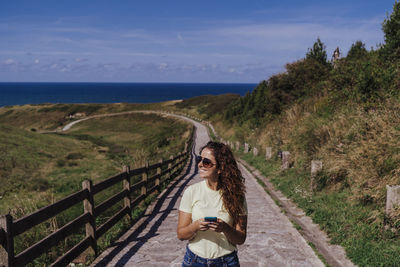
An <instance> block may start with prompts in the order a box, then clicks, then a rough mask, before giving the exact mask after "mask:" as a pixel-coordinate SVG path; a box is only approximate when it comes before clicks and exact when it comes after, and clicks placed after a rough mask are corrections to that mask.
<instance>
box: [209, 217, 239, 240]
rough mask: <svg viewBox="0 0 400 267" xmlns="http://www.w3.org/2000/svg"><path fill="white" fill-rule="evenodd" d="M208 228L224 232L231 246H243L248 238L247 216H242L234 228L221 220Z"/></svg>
mask: <svg viewBox="0 0 400 267" xmlns="http://www.w3.org/2000/svg"><path fill="white" fill-rule="evenodd" d="M208 227H209V228H208V229H210V230H213V231H216V232H223V233H224V234H225V236H226V238H227V239H228V241H229V242H230V243H231V244H234V245H242V244H243V243H244V241H245V240H246V236H247V216H242V217H241V218H240V221H239V222H238V223H236V225H235V226H234V227H232V226H230V225H229V224H227V223H226V222H224V221H223V220H221V219H218V220H217V222H215V223H210V224H209V226H208Z"/></svg>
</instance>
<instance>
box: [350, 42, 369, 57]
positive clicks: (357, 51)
mask: <svg viewBox="0 0 400 267" xmlns="http://www.w3.org/2000/svg"><path fill="white" fill-rule="evenodd" d="M367 54H368V51H367V49H365V44H364V43H363V42H361V41H357V42H355V43H354V44H352V45H351V48H350V50H349V52H348V53H347V59H349V60H353V59H362V58H364V57H365V56H366V55H367Z"/></svg>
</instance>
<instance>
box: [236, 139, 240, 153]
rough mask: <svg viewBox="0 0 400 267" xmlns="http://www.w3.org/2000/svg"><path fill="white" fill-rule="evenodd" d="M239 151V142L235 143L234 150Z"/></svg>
mask: <svg viewBox="0 0 400 267" xmlns="http://www.w3.org/2000/svg"><path fill="white" fill-rule="evenodd" d="M239 149H240V143H239V141H236V150H238V151H239Z"/></svg>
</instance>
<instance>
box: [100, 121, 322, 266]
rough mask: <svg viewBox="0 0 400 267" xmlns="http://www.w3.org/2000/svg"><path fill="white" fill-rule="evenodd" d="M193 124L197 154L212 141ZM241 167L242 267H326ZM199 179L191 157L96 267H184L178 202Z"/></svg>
mask: <svg viewBox="0 0 400 267" xmlns="http://www.w3.org/2000/svg"><path fill="white" fill-rule="evenodd" d="M186 120H190V119H186ZM190 121H191V122H192V123H193V124H195V126H196V127H197V131H196V139H195V147H194V151H195V152H196V153H198V151H199V149H200V147H201V146H203V145H204V144H205V143H206V142H207V141H208V140H209V137H208V134H207V129H206V128H205V127H204V126H203V125H201V124H199V123H197V122H195V121H192V120H190ZM240 168H241V170H242V173H243V175H244V176H245V178H246V186H247V195H246V198H247V203H248V210H249V218H248V235H247V240H246V242H245V244H243V245H241V246H239V247H238V251H239V259H240V262H241V266H242V267H246V266H249V267H254V266H324V264H323V263H322V262H321V261H320V260H319V259H318V257H317V256H316V255H315V253H314V252H313V250H312V249H311V247H310V246H309V245H308V244H307V242H306V241H305V240H304V239H303V237H302V236H301V235H300V234H299V233H298V232H297V230H296V229H295V228H294V227H293V225H292V224H291V223H290V221H289V220H288V219H287V217H286V216H285V215H284V214H283V213H281V211H280V209H279V207H278V206H277V205H276V204H275V202H274V201H273V200H272V199H271V198H270V197H269V195H268V194H266V193H265V191H264V190H263V189H262V188H261V186H260V185H258V183H257V182H256V180H255V178H254V177H253V175H252V174H250V173H249V172H248V171H247V170H246V169H245V168H244V167H243V166H240ZM200 180H201V178H200V177H199V176H198V174H197V166H196V164H195V161H194V158H193V157H192V159H191V161H190V163H189V164H188V168H187V172H186V173H185V174H184V175H183V176H182V177H179V178H177V180H175V181H173V182H172V184H171V185H170V186H169V187H168V188H167V189H166V190H165V191H164V192H163V193H162V194H161V195H160V197H159V198H158V200H157V201H156V204H154V205H153V206H152V207H151V208H150V209H148V210H150V212H148V213H147V214H146V216H145V217H144V218H143V219H142V220H141V221H139V222H138V223H137V224H136V225H135V226H133V227H132V228H131V229H130V230H129V231H128V232H127V233H125V234H124V235H123V236H122V237H121V238H120V240H118V241H117V242H116V243H115V244H114V245H113V246H112V247H110V248H109V249H107V250H106V251H105V252H104V253H102V254H101V255H100V256H99V257H98V258H97V259H96V260H95V261H94V262H93V264H92V266H97V267H99V266H158V267H161V266H181V262H182V259H183V255H184V253H185V246H186V243H187V241H180V240H179V239H178V238H177V237H176V227H177V220H178V206H179V201H180V197H181V195H182V193H183V191H184V189H185V188H186V187H187V186H188V185H190V184H193V183H196V182H199V181H200Z"/></svg>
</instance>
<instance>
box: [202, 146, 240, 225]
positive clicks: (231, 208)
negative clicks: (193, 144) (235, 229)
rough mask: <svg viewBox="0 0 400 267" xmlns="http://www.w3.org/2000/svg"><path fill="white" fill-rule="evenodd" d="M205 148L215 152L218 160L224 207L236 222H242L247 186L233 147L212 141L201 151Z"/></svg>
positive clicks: (220, 188)
mask: <svg viewBox="0 0 400 267" xmlns="http://www.w3.org/2000/svg"><path fill="white" fill-rule="evenodd" d="M205 148H207V149H210V150H211V151H212V152H213V154H214V157H215V160H216V161H217V169H218V170H219V171H220V174H219V177H218V187H217V190H221V192H222V203H223V205H224V208H225V209H226V210H227V211H228V213H229V215H230V216H231V217H232V218H233V221H234V223H235V224H236V223H240V224H242V219H241V217H242V216H243V215H244V214H245V211H244V206H243V204H244V199H245V193H246V187H245V185H244V177H243V176H242V173H241V172H240V170H239V168H238V165H237V163H236V160H235V157H234V156H233V153H232V151H231V149H230V148H229V147H228V146H227V145H225V144H223V143H219V142H213V141H210V142H208V143H207V144H206V145H205V146H204V147H202V148H201V151H203V149H205ZM201 151H200V153H201Z"/></svg>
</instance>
